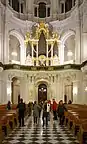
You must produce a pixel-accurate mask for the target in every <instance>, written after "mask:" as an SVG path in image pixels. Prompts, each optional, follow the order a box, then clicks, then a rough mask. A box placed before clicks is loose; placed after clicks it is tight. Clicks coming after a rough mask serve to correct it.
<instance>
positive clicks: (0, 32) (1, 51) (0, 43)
mask: <svg viewBox="0 0 87 144" xmlns="http://www.w3.org/2000/svg"><path fill="white" fill-rule="evenodd" d="M1 13H2V8H1V7H0V62H2V60H3V50H2V48H3V47H2V23H1V21H2V16H1Z"/></svg>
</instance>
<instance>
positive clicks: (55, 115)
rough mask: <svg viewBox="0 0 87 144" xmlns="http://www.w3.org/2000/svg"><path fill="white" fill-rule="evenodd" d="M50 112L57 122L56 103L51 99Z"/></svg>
mask: <svg viewBox="0 0 87 144" xmlns="http://www.w3.org/2000/svg"><path fill="white" fill-rule="evenodd" d="M52 110H53V116H54V120H57V103H56V101H55V99H53V105H52Z"/></svg>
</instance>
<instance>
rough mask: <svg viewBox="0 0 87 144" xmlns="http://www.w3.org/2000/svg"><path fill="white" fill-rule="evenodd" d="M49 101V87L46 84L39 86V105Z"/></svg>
mask: <svg viewBox="0 0 87 144" xmlns="http://www.w3.org/2000/svg"><path fill="white" fill-rule="evenodd" d="M46 100H47V86H46V85H45V84H40V85H39V86H38V103H39V102H41V101H43V102H44V101H46Z"/></svg>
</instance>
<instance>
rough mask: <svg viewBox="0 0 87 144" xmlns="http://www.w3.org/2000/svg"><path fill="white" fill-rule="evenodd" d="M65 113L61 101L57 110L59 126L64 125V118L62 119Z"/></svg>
mask: <svg viewBox="0 0 87 144" xmlns="http://www.w3.org/2000/svg"><path fill="white" fill-rule="evenodd" d="M65 111H67V109H66V107H65V106H64V104H63V101H62V100H61V101H60V102H59V105H58V109H57V112H58V116H59V120H60V125H63V123H64V118H65V117H64V112H65Z"/></svg>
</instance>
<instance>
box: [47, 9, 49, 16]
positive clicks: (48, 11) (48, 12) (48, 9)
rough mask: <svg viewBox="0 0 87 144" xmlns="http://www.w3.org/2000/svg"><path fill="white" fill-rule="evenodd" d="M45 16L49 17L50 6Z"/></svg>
mask: <svg viewBox="0 0 87 144" xmlns="http://www.w3.org/2000/svg"><path fill="white" fill-rule="evenodd" d="M47 17H50V8H48V11H47Z"/></svg>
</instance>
